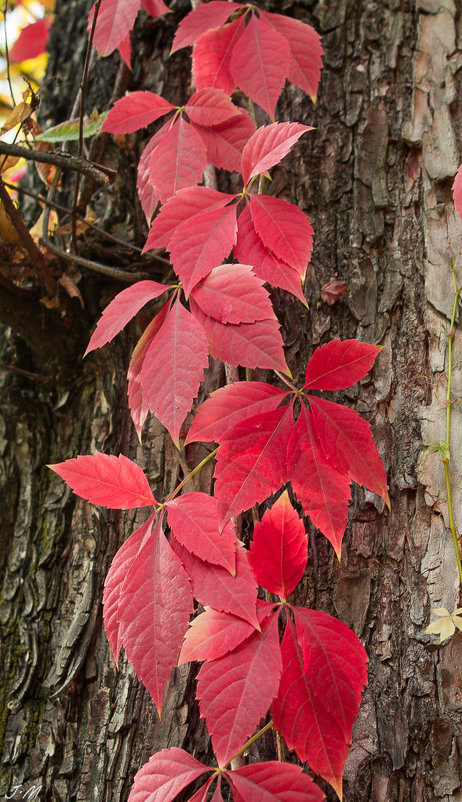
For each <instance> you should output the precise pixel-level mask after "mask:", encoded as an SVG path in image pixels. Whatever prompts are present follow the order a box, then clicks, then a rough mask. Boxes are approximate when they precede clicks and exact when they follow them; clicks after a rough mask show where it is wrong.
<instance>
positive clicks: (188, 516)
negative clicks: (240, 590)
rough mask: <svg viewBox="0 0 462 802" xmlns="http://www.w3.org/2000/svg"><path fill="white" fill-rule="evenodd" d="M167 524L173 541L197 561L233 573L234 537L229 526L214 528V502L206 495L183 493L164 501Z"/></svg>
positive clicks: (234, 558) (216, 517)
mask: <svg viewBox="0 0 462 802" xmlns="http://www.w3.org/2000/svg"><path fill="white" fill-rule="evenodd" d="M166 506H167V515H168V524H169V526H170V528H171V529H172V532H173V533H174V535H175V538H176V539H177V540H178V542H179V543H181V545H182V546H184V547H185V548H186V549H188V551H190V552H192V553H193V554H195V555H196V557H200V559H201V560H205V561H206V562H210V563H214V565H221V566H223V568H226V570H227V571H229V572H230V573H231V574H235V571H236V533H235V531H234V528H233V526H232V524H231V523H230V524H229V525H227V526H225V528H224V529H223V532H222V533H220V532H219V528H218V523H219V521H218V505H217V500H216V498H214V497H213V496H209V495H207V493H185V494H184V495H183V496H179V497H178V498H175V499H173V500H172V501H168V502H167V504H166Z"/></svg>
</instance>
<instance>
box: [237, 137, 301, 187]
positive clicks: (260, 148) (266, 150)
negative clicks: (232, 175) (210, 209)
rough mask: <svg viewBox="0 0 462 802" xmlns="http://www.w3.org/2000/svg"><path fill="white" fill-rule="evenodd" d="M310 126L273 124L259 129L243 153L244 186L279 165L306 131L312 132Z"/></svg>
mask: <svg viewBox="0 0 462 802" xmlns="http://www.w3.org/2000/svg"><path fill="white" fill-rule="evenodd" d="M312 130H313V128H312V127H311V126H310V125H300V124H299V123H271V125H263V126H261V127H260V128H258V129H257V130H256V131H255V133H254V134H253V135H252V136H251V137H250V139H249V141H248V142H247V144H246V146H245V148H244V151H243V153H242V167H241V172H242V180H243V181H244V186H246V184H248V183H249V181H250V179H251V178H253V177H254V176H256V175H260V173H266V171H267V170H269V169H270V168H271V167H274V165H275V164H279V162H280V161H281V159H283V158H284V156H286V155H287V154H288V153H289V151H290V149H291V147H292V145H294V144H295V143H296V142H297V141H298V140H299V139H300V137H301V135H302V134H304V133H305V131H312Z"/></svg>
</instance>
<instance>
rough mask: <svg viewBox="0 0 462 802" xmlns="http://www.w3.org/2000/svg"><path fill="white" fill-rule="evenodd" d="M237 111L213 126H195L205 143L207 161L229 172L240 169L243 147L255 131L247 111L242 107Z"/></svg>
mask: <svg viewBox="0 0 462 802" xmlns="http://www.w3.org/2000/svg"><path fill="white" fill-rule="evenodd" d="M239 111H240V113H239V114H238V115H237V116H236V117H232V118H231V119H230V120H226V122H224V123H221V124H220V125H215V126H214V127H213V128H206V127H205V126H198V128H197V130H198V132H199V135H200V136H201V137H202V139H203V141H204V143H205V145H206V148H207V159H208V161H209V162H211V164H213V165H215V167H222V168H223V169H224V170H229V171H230V172H231V171H232V170H235V171H236V172H239V171H240V169H241V155H242V151H243V148H244V146H245V144H246V142H247V140H248V138H249V136H251V135H252V134H253V132H254V131H255V125H254V123H253V122H252V120H251V118H250V116H249V115H248V114H247V112H246V111H244V110H243V109H240V110H239Z"/></svg>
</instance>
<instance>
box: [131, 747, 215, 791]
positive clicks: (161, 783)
mask: <svg viewBox="0 0 462 802" xmlns="http://www.w3.org/2000/svg"><path fill="white" fill-rule="evenodd" d="M209 771H211V769H210V768H209V767H208V766H204V764H203V763H199V761H198V760H196V758H195V757H192V755H188V753H187V752H185V751H184V750H183V749H177V748H176V747H175V746H173V747H171V748H170V749H162V751H161V752H157V754H156V755H153V756H152V757H151V758H149V761H148V763H145V764H144V766H143V767H142V768H141V769H140V770H139V771H138V772H137V773H136V774H135V779H134V781H133V787H132V790H131V791H130V796H129V797H128V802H173V800H174V799H175V798H176V797H177V796H178V794H179V793H180V791H182V790H183V788H186V786H187V785H190V783H192V782H194V780H197V778H198V777H200V776H201V774H205V772H209Z"/></svg>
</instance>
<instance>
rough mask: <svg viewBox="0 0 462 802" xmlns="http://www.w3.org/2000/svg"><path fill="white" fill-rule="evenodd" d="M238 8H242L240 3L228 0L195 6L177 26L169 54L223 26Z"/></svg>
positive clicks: (216, 0)
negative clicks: (207, 32) (212, 29)
mask: <svg viewBox="0 0 462 802" xmlns="http://www.w3.org/2000/svg"><path fill="white" fill-rule="evenodd" d="M239 8H242V6H241V4H240V3H229V2H228V0H211V2H210V3H207V4H206V5H200V6H197V8H195V9H194V10H193V11H190V12H189V14H187V15H186V17H185V18H184V19H183V20H181V22H180V24H179V25H178V28H177V31H176V34H175V38H174V40H173V46H172V50H171V52H172V53H175V51H176V50H180V48H182V47H188V45H193V44H195V43H196V42H197V40H198V39H199V36H202V34H203V33H205V32H206V31H208V30H210V28H218V27H219V26H220V25H223V23H224V22H226V20H227V19H228V17H230V16H231V14H233V13H234V11H236V10H237V9H239Z"/></svg>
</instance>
